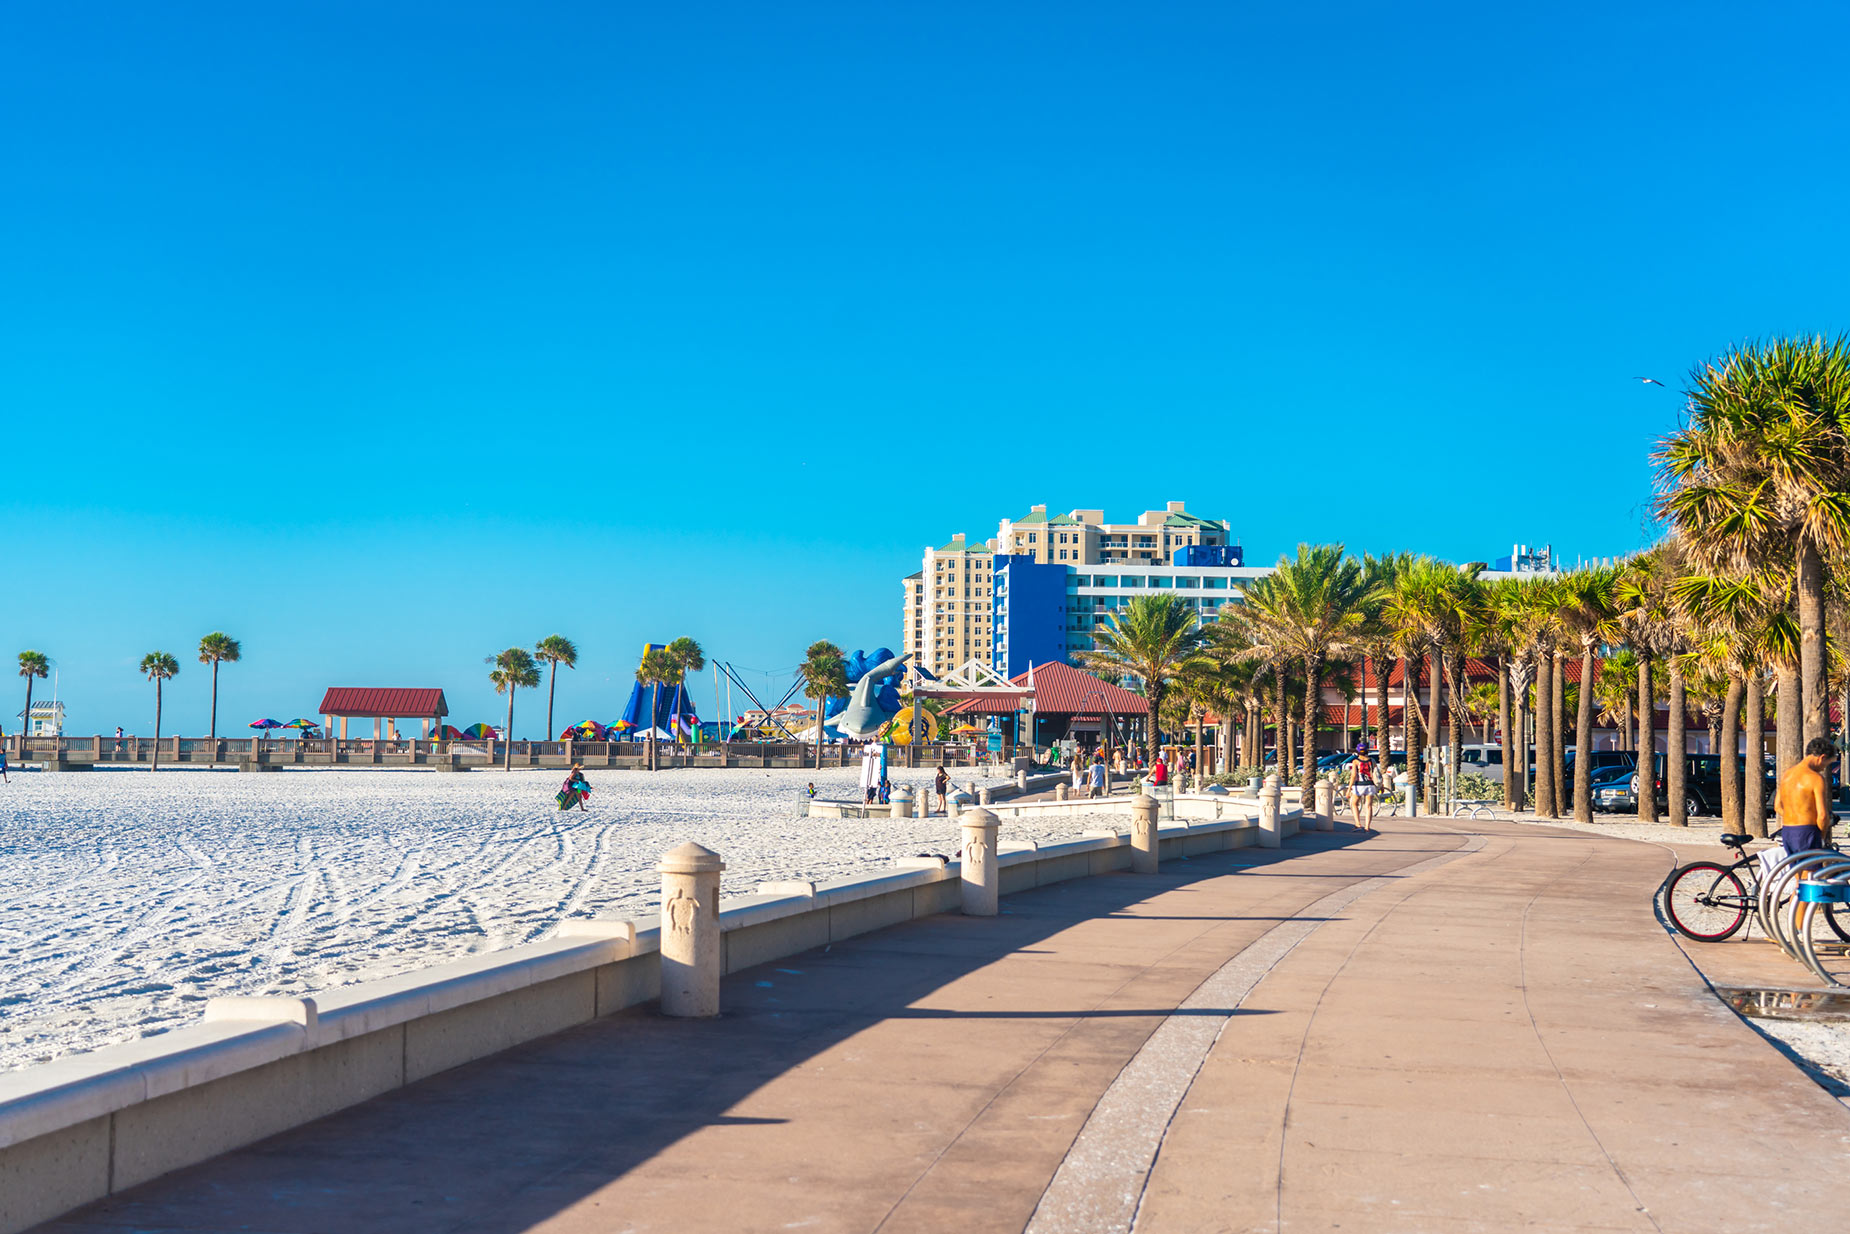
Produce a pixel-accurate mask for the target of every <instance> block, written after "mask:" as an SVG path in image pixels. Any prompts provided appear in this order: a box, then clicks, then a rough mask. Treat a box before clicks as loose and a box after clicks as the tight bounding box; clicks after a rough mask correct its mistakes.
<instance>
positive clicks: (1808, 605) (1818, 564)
mask: <svg viewBox="0 0 1850 1234" xmlns="http://www.w3.org/2000/svg"><path fill="white" fill-rule="evenodd" d="M1794 590H1795V592H1796V599H1797V601H1798V605H1797V607H1798V616H1799V693H1800V695H1801V701H1802V706H1803V708H1804V712H1803V714H1804V717H1805V723H1804V727H1803V728H1802V729H1801V730H1800V734H1801V736H1802V738H1803V740H1802V741H1801V742H1800V743H1799V744H1800V747H1801V748H1803V747H1804V746H1806V745H1809V744H1811V741H1812V739H1813V738H1816V737H1825V738H1829V737H1830V735H1831V694H1830V687H1829V686H1828V685H1827V684H1826V682H1825V675H1824V674H1825V654H1824V636H1825V630H1824V558H1823V556H1822V555H1821V554H1820V553H1819V552H1818V547H1817V546H1816V545H1815V544H1813V543H1812V542H1811V537H1809V536H1801V537H1800V538H1799V552H1798V586H1797V587H1796V588H1795V589H1794Z"/></svg>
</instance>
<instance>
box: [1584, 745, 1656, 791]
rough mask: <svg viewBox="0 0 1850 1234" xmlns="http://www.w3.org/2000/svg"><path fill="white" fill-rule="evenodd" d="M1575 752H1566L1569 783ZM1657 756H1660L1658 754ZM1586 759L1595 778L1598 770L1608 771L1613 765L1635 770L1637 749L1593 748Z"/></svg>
mask: <svg viewBox="0 0 1850 1234" xmlns="http://www.w3.org/2000/svg"><path fill="white" fill-rule="evenodd" d="M1576 753H1577V751H1574V750H1569V751H1568V752H1567V778H1568V781H1569V782H1570V783H1571V782H1572V781H1573V779H1574V756H1575V754H1576ZM1659 757H1662V756H1661V755H1660V756H1659ZM1587 759H1588V762H1589V763H1590V764H1591V765H1592V768H1593V770H1592V771H1591V772H1589V773H1588V774H1589V775H1590V776H1591V777H1592V778H1593V779H1595V780H1597V779H1599V776H1600V772H1602V771H1610V770H1612V769H1613V768H1614V767H1623V768H1625V769H1626V770H1627V771H1636V770H1637V769H1638V751H1636V750H1595V751H1593V753H1591V754H1589V755H1587Z"/></svg>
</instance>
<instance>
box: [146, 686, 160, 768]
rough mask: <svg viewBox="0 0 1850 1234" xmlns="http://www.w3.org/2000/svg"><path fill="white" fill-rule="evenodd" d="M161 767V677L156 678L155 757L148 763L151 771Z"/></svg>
mask: <svg viewBox="0 0 1850 1234" xmlns="http://www.w3.org/2000/svg"><path fill="white" fill-rule="evenodd" d="M160 769H161V679H160V678H159V677H156V678H155V679H154V757H153V758H152V760H150V762H149V763H148V770H149V771H159V770H160Z"/></svg>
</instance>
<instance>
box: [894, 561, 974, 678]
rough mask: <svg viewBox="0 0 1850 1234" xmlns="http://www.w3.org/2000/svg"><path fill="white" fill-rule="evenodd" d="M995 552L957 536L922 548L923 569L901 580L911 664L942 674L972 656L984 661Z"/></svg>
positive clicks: (906, 646) (906, 636) (906, 639)
mask: <svg viewBox="0 0 1850 1234" xmlns="http://www.w3.org/2000/svg"><path fill="white" fill-rule="evenodd" d="M995 548H996V542H995V541H994V540H991V541H989V542H988V543H986V544H980V545H977V544H971V543H970V542H969V541H968V540H967V539H966V538H965V537H964V535H963V533H961V532H959V533H958V534H957V535H954V536H952V537H951V542H950V543H949V544H945V545H941V546H939V547H937V548H928V549H926V550H925V564H924V567H923V568H922V569H921V570H919V572H918V573H917V574H913V575H910V576H908V577H907V578H906V579H905V580H904V586H905V592H906V599H905V605H906V613H905V649H906V650H907V651H909V652H911V653H913V656H914V660H913V662H914V663H915V664H921V665H923V666H924V667H926V668H928V669H930V670H931V671H932V672H933V673H934V674H936V675H938V676H943V675H944V674H945V673H948V672H950V671H951V670H952V669H955V668H957V667H958V666H959V665H962V664H965V663H967V662H969V661H970V660H971V659H972V658H973V657H974V658H978V659H981V660H983V661H984V662H985V663H987V662H988V659H989V622H990V616H991V598H990V596H991V593H990V588H991V586H992V582H991V578H990V570H991V567H992V566H993V564H994V562H995Z"/></svg>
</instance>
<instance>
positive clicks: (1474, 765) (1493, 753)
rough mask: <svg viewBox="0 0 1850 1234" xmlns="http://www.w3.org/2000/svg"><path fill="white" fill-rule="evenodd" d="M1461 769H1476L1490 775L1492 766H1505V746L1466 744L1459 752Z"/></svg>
mask: <svg viewBox="0 0 1850 1234" xmlns="http://www.w3.org/2000/svg"><path fill="white" fill-rule="evenodd" d="M1458 764H1459V770H1461V771H1475V772H1478V773H1480V774H1484V775H1488V774H1489V772H1490V769H1491V768H1492V767H1496V768H1499V769H1501V768H1502V766H1503V747H1502V746H1500V745H1471V746H1465V747H1464V748H1463V749H1462V750H1460V751H1459V754H1458Z"/></svg>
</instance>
